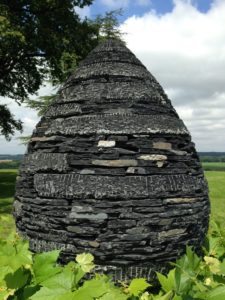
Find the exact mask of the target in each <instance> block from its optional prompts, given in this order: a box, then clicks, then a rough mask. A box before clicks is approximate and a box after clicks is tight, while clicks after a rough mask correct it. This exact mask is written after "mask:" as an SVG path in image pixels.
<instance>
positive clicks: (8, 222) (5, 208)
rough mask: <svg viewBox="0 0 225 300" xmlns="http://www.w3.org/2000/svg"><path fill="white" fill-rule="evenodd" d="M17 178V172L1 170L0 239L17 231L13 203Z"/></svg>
mask: <svg viewBox="0 0 225 300" xmlns="http://www.w3.org/2000/svg"><path fill="white" fill-rule="evenodd" d="M16 176H17V170H11V169H4V170H0V238H1V237H6V236H7V235H8V234H9V233H10V232H11V231H12V230H15V225H14V220H13V217H12V201H13V195H14V188H15V181H16Z"/></svg>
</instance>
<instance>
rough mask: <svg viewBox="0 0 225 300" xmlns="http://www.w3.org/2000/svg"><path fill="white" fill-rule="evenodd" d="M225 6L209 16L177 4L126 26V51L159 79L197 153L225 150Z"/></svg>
mask: <svg viewBox="0 0 225 300" xmlns="http://www.w3.org/2000/svg"><path fill="white" fill-rule="evenodd" d="M224 24H225V1H224V0H223V1H221V0H217V1H214V2H213V3H212V6H211V8H210V10H209V11H208V12H207V13H201V12H200V11H198V10H197V8H196V7H195V5H194V4H193V1H190V0H174V8H173V10H172V11H171V12H169V13H167V14H164V15H158V14H157V13H156V12H155V11H153V10H151V11H149V12H148V13H146V14H145V15H143V16H142V17H137V16H132V17H130V18H129V19H127V20H126V21H125V22H124V24H122V26H121V29H122V31H123V32H126V33H127V34H126V35H125V37H124V39H125V40H126V42H127V46H128V47H129V48H130V49H131V50H132V51H133V52H134V53H135V54H136V55H137V57H138V58H139V59H140V60H141V61H142V62H143V63H144V65H145V66H146V67H147V68H148V70H150V72H151V73H152V74H153V75H154V76H155V77H156V78H157V79H158V81H159V82H160V84H161V85H162V86H163V87H164V89H165V90H166V92H167V94H168V95H169V97H170V98H171V100H172V103H173V105H174V106H175V108H176V109H177V111H178V113H179V114H180V116H181V117H182V118H183V120H184V122H185V123H186V125H187V126H188V128H189V130H190V131H191V134H192V136H193V140H194V141H195V142H196V145H197V149H198V150H200V151H210V150H214V151H216V150H217V151H225V138H224V136H225V84H224V83H225V81H224V80H225V79H224V78H225V26H224Z"/></svg>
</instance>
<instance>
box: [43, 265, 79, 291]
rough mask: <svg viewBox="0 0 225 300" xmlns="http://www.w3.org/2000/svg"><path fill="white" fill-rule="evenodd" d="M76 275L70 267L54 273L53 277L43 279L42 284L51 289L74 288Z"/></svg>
mask: <svg viewBox="0 0 225 300" xmlns="http://www.w3.org/2000/svg"><path fill="white" fill-rule="evenodd" d="M73 282H74V275H73V273H72V272H69V271H68V269H65V268H64V269H63V270H62V272H61V273H58V274H55V275H53V276H52V277H51V278H49V279H47V280H45V281H42V283H41V285H42V286H44V287H46V288H49V289H58V290H62V291H64V292H70V291H71V290H72V286H73Z"/></svg>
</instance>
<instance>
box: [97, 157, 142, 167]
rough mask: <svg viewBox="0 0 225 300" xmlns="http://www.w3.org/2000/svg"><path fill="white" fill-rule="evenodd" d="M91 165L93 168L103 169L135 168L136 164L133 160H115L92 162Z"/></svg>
mask: <svg viewBox="0 0 225 300" xmlns="http://www.w3.org/2000/svg"><path fill="white" fill-rule="evenodd" d="M92 164H93V165H95V166H104V167H135V166H137V165H138V162H137V161H136V160H134V159H115V160H100V159H99V160H98V159H96V160H93V161H92Z"/></svg>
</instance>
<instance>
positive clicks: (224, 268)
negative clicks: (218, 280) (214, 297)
mask: <svg viewBox="0 0 225 300" xmlns="http://www.w3.org/2000/svg"><path fill="white" fill-rule="evenodd" d="M220 271H221V273H222V274H223V275H224V276H225V259H224V260H223V261H222V262H221V263H220Z"/></svg>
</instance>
